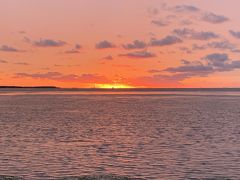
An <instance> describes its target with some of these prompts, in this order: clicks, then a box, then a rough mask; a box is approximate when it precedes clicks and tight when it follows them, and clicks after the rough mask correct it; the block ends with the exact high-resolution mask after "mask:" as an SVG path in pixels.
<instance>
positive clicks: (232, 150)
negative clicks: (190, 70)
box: [0, 94, 240, 180]
mask: <svg viewBox="0 0 240 180" xmlns="http://www.w3.org/2000/svg"><path fill="white" fill-rule="evenodd" d="M0 174H2V175H16V176H21V177H24V178H26V179H52V178H60V177H63V176H78V175H92V174H116V175H124V176H131V177H135V178H145V179H170V180H171V179H173V180H175V179H194V178H221V177H222V178H229V179H240V96H205V95H203V96H192V95H188V96H184V95H165V96H163V95H157V94H155V95H124V94H118V95H113V94H111V95H107V94H105V95H101V94H98V95H80V94H68V95H64V94H56V95H54V94H38V95H36V94H35V95H27V94H26V95H12V96H11V95H1V96H0Z"/></svg>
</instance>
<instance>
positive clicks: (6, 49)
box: [0, 45, 23, 52]
mask: <svg viewBox="0 0 240 180" xmlns="http://www.w3.org/2000/svg"><path fill="white" fill-rule="evenodd" d="M0 51H3V52H23V51H22V50H19V49H17V48H15V47H12V46H8V45H2V46H0Z"/></svg>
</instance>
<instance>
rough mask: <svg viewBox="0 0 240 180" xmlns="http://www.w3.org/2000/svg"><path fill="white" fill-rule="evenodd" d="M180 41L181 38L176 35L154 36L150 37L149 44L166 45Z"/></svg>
mask: <svg viewBox="0 0 240 180" xmlns="http://www.w3.org/2000/svg"><path fill="white" fill-rule="evenodd" d="M181 42H182V40H181V39H180V38H178V37H177V36H167V37H165V38H162V39H155V38H153V39H151V41H150V45H151V46H168V45H173V44H177V43H181Z"/></svg>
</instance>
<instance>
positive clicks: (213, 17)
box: [202, 13, 229, 24]
mask: <svg viewBox="0 0 240 180" xmlns="http://www.w3.org/2000/svg"><path fill="white" fill-rule="evenodd" d="M202 20H203V21H206V22H208V23H212V24H220V23H224V22H226V21H229V18H228V17H226V16H223V15H217V14H214V13H205V14H204V15H203V17H202Z"/></svg>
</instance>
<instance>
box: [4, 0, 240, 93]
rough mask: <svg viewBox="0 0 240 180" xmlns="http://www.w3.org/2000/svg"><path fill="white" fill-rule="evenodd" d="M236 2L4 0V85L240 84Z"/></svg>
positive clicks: (239, 27) (239, 22)
mask: <svg viewBox="0 0 240 180" xmlns="http://www.w3.org/2000/svg"><path fill="white" fill-rule="evenodd" d="M239 6H240V1H239V0H194V1H193V0H121V1H120V0H119V1H116V0H101V1H100V0H51V1H49V0H41V1H39V0H0V23H1V26H0V86H1V85H2V86H3V85H16V86H58V87H69V88H71V87H78V88H81V87H83V88H85V87H86V88H93V87H100V88H111V87H116V88H117V87H119V88H124V87H149V88H153V87H159V88H162V87H176V88H180V87H183V88H188V87H189V88H193V87H200V88H203V87H240V11H239Z"/></svg>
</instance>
